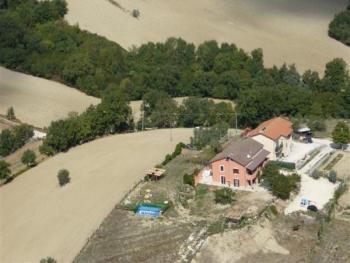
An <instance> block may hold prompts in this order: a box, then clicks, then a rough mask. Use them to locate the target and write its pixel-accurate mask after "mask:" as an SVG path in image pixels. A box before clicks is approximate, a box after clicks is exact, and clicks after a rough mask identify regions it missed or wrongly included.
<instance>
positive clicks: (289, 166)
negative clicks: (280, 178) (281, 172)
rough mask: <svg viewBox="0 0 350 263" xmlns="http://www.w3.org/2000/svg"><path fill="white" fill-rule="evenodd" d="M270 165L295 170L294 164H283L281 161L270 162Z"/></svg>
mask: <svg viewBox="0 0 350 263" xmlns="http://www.w3.org/2000/svg"><path fill="white" fill-rule="evenodd" d="M270 163H272V164H275V165H276V166H278V167H279V168H283V169H286V170H295V163H290V162H283V161H270Z"/></svg>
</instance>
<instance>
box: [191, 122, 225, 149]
mask: <svg viewBox="0 0 350 263" xmlns="http://www.w3.org/2000/svg"><path fill="white" fill-rule="evenodd" d="M228 128H229V127H228V125H227V124H226V123H223V122H222V123H218V124H216V125H214V126H212V127H209V128H203V127H200V128H196V129H195V130H194V135H193V137H191V145H192V146H193V147H195V148H197V149H198V150H200V149H202V148H203V147H205V146H206V145H215V143H217V142H219V141H220V139H221V138H223V137H225V136H226V135H227V132H228Z"/></svg>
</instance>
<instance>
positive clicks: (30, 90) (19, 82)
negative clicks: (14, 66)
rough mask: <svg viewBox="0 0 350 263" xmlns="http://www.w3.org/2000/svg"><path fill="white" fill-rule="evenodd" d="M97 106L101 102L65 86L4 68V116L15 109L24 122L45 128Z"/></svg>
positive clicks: (0, 75)
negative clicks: (54, 122)
mask: <svg viewBox="0 0 350 263" xmlns="http://www.w3.org/2000/svg"><path fill="white" fill-rule="evenodd" d="M97 103H99V99H96V98H94V97H90V96H87V95H85V94H84V93H82V92H79V91H78V90H76V89H73V88H70V87H68V86H65V85H63V84H60V83H57V82H54V81H49V80H45V79H42V78H37V77H33V76H29V75H26V74H22V73H18V72H14V71H11V70H8V69H5V68H3V67H0V114H5V113H6V111H7V109H8V108H9V107H13V108H14V110H15V114H16V117H17V118H18V119H19V120H20V121H22V122H25V123H28V124H31V125H34V126H36V127H40V128H43V127H46V126H48V125H49V124H50V122H51V121H53V120H57V119H61V118H65V117H67V114H68V113H69V112H72V111H75V112H82V111H84V110H85V109H86V108H87V107H88V106H89V105H91V104H97Z"/></svg>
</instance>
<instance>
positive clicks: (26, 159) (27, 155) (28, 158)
mask: <svg viewBox="0 0 350 263" xmlns="http://www.w3.org/2000/svg"><path fill="white" fill-rule="evenodd" d="M21 161H22V163H24V164H25V165H27V166H28V167H32V166H35V165H36V154H35V152H33V151H32V150H29V149H28V150H26V151H25V152H24V153H23V155H22V157H21Z"/></svg>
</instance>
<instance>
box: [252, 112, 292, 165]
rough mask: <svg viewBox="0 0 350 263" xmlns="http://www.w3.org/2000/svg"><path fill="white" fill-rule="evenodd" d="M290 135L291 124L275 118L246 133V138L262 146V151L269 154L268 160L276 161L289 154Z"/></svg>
mask: <svg viewBox="0 0 350 263" xmlns="http://www.w3.org/2000/svg"><path fill="white" fill-rule="evenodd" d="M292 134H293V129H292V123H291V122H290V121H289V120H287V119H284V118H282V117H276V118H273V119H271V120H267V121H265V122H263V123H261V124H260V125H259V126H258V127H257V128H255V129H254V130H252V131H250V132H248V134H247V136H248V137H251V138H252V139H254V140H255V141H257V142H259V143H261V144H263V145H264V149H266V150H267V151H269V152H270V155H269V159H270V160H277V159H279V158H282V157H286V156H288V155H289V153H290V152H291V146H292Z"/></svg>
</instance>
